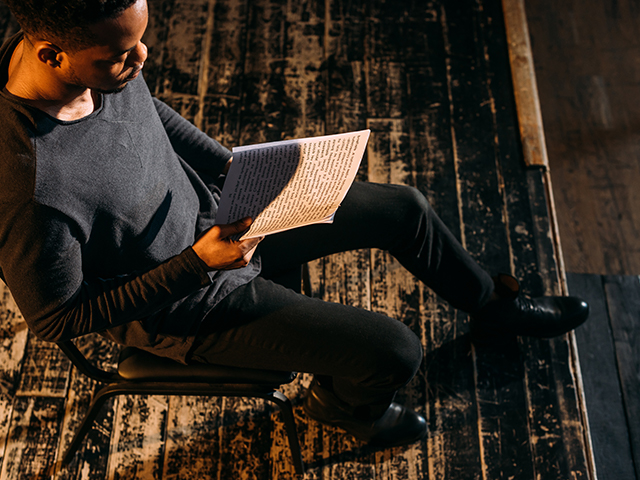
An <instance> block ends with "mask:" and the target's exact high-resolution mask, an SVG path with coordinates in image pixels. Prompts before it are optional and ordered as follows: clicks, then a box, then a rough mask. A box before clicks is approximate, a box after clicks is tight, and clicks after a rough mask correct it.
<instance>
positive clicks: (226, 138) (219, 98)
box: [196, 0, 248, 148]
mask: <svg viewBox="0 0 640 480" xmlns="http://www.w3.org/2000/svg"><path fill="white" fill-rule="evenodd" d="M247 15H248V6H247V2H246V1H237V0H217V1H216V2H215V8H214V11H213V26H212V27H211V42H210V46H209V47H210V48H209V61H208V74H207V78H206V79H205V78H202V77H201V79H200V82H201V87H200V88H201V102H200V108H201V115H202V121H201V122H200V124H201V128H202V130H203V131H204V132H205V133H207V134H208V135H210V136H211V137H212V138H215V139H216V140H218V141H219V142H220V143H222V144H223V145H225V146H227V147H229V148H231V147H234V146H236V145H238V143H239V139H240V107H241V104H240V102H241V97H242V89H243V79H244V66H245V52H246V45H247ZM203 73H204V70H203ZM204 84H206V86H207V90H206V95H205V96H204V98H203V97H202V92H203V87H202V85H204ZM196 124H198V122H196Z"/></svg>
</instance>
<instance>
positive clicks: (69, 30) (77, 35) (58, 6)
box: [4, 0, 137, 51]
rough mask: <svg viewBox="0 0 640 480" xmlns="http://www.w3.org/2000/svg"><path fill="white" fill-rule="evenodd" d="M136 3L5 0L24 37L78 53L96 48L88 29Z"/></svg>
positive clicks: (132, 0) (126, 0)
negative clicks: (47, 42) (45, 41)
mask: <svg viewBox="0 0 640 480" xmlns="http://www.w3.org/2000/svg"><path fill="white" fill-rule="evenodd" d="M136 1H137V0H4V2H5V3H6V4H7V6H8V7H9V10H11V13H13V15H14V16H15V17H16V20H17V21H18V23H19V24H20V27H21V28H22V30H23V31H24V33H25V35H26V36H27V37H29V38H30V39H31V40H47V41H49V42H52V43H54V44H56V45H57V46H58V47H60V48H62V49H67V50H70V51H78V50H82V49H83V48H88V47H91V46H93V45H95V42H94V39H93V38H92V36H91V32H90V30H89V27H90V26H91V25H93V24H95V23H98V22H100V21H102V20H107V19H109V18H115V17H117V16H118V15H120V14H121V13H122V12H123V11H125V10H126V9H127V8H129V7H130V6H132V5H133V4H134V3H136Z"/></svg>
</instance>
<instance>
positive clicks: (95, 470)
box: [56, 334, 119, 480]
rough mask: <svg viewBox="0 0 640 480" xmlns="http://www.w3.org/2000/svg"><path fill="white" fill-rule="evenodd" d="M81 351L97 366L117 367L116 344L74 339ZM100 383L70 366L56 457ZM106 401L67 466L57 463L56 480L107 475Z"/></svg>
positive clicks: (109, 409)
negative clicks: (71, 368)
mask: <svg viewBox="0 0 640 480" xmlns="http://www.w3.org/2000/svg"><path fill="white" fill-rule="evenodd" d="M76 345H77V346H78V348H79V349H80V351H81V352H82V353H83V354H84V355H86V356H87V358H88V359H89V360H90V361H91V362H92V363H93V364H94V365H96V366H97V367H99V368H103V369H106V370H113V369H115V367H116V363H117V355H118V351H119V348H118V346H117V345H115V344H113V343H111V342H109V341H108V340H105V339H103V338H102V337H100V336H98V335H96V334H92V335H87V336H84V337H82V338H80V339H78V340H76ZM98 388H100V385H99V384H97V383H96V382H94V381H93V380H91V379H90V378H88V377H86V376H85V375H84V374H82V373H80V372H78V370H77V369H75V368H74V369H73V370H72V373H71V377H70V384H69V391H68V394H67V401H66V405H65V414H64V419H63V422H62V427H61V432H60V437H61V440H60V445H59V448H58V453H57V458H58V459H61V458H62V456H63V455H64V454H65V452H66V451H67V449H68V447H69V444H70V443H71V440H72V438H73V436H74V435H75V434H76V432H77V431H78V428H79V426H80V422H81V421H82V420H83V419H84V416H85V415H86V413H87V410H88V408H89V404H90V402H91V399H92V398H93V395H94V394H95V392H96V390H98ZM115 402H116V400H115V399H111V400H108V401H107V402H106V403H105V405H104V406H103V407H102V409H101V411H100V412H99V413H98V416H97V418H96V419H95V420H94V423H93V425H92V428H91V430H89V432H88V433H87V435H86V437H85V439H84V441H83V443H82V445H81V446H80V448H79V449H78V452H77V453H76V455H75V457H74V458H73V459H72V460H71V462H70V463H69V465H68V466H62V465H59V466H58V470H59V471H58V472H57V476H56V479H58V480H72V479H73V480H99V479H103V478H105V477H106V473H107V469H108V464H109V452H110V444H111V437H112V435H113V417H114V405H115Z"/></svg>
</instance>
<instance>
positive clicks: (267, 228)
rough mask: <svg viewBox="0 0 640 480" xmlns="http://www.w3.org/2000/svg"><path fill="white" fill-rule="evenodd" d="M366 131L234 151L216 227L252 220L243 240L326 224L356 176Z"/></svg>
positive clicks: (330, 219) (260, 145)
mask: <svg viewBox="0 0 640 480" xmlns="http://www.w3.org/2000/svg"><path fill="white" fill-rule="evenodd" d="M369 133H370V131H369V130H362V131H359V132H350V133H342V134H338V135H327V136H323V137H312V138H303V139H296V140H285V141H281V142H271V143H263V144H258V145H249V146H243V147H236V148H234V149H233V161H232V162H231V168H230V169H229V172H228V174H227V178H226V180H225V183H224V187H223V189H222V195H221V198H220V207H219V209H218V213H217V215H216V224H226V223H232V222H234V221H236V220H239V219H241V218H244V217H251V218H253V224H252V225H251V227H250V228H249V230H248V231H247V232H245V233H244V235H242V237H241V239H245V238H252V237H259V236H262V235H269V234H272V233H276V232H282V231H284V230H289V229H292V228H297V227H302V226H304V225H311V224H315V223H331V222H332V221H333V216H334V214H335V212H336V210H337V209H338V207H339V206H340V203H341V202H342V200H343V199H344V197H345V196H346V194H347V192H348V191H349V188H350V187H351V184H352V183H353V180H354V179H355V176H356V173H357V172H358V167H359V166H360V162H361V161H362V157H363V155H364V151H365V148H366V146H367V141H368V139H369Z"/></svg>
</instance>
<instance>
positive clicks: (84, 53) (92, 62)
mask: <svg viewBox="0 0 640 480" xmlns="http://www.w3.org/2000/svg"><path fill="white" fill-rule="evenodd" d="M4 1H5V2H6V3H7V5H8V6H9V8H10V10H11V11H12V13H13V14H14V16H15V17H16V19H17V20H18V23H19V24H20V26H21V27H22V29H23V31H24V33H25V49H26V50H28V51H29V52H31V53H32V54H33V56H34V58H37V60H38V61H39V62H40V63H39V64H40V65H42V66H46V67H48V68H50V69H51V70H50V71H49V72H50V73H51V74H52V75H53V77H54V78H55V79H56V80H60V81H61V82H62V83H63V84H66V85H68V86H72V87H80V88H90V89H92V90H95V91H98V92H102V93H113V92H117V91H120V90H122V89H123V88H124V87H125V86H126V84H127V82H129V81H130V80H132V79H133V78H135V76H137V74H138V73H139V71H140V69H141V68H142V65H143V64H144V61H145V60H146V57H147V48H146V46H145V45H144V44H143V43H142V42H141V39H142V35H143V33H144V31H145V29H146V27H147V20H148V12H147V2H146V0H4Z"/></svg>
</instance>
